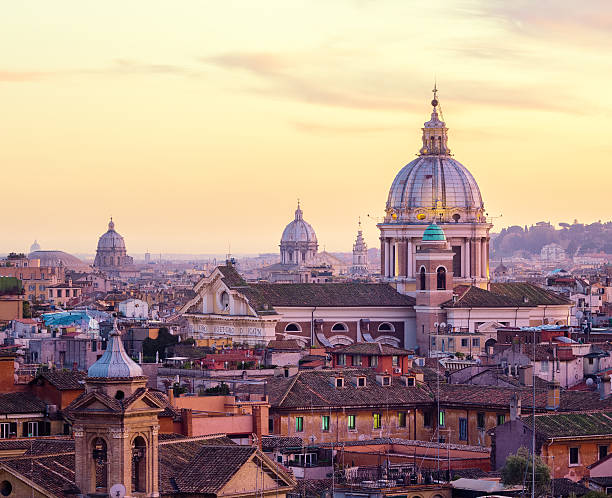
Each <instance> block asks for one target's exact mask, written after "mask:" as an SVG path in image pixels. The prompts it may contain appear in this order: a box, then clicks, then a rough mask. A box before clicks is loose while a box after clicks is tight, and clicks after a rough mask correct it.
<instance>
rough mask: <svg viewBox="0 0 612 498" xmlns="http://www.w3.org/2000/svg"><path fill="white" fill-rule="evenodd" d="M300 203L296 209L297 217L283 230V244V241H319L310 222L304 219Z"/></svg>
mask: <svg viewBox="0 0 612 498" xmlns="http://www.w3.org/2000/svg"><path fill="white" fill-rule="evenodd" d="M302 215H303V213H302V210H301V209H300V204H299V203H298V207H297V209H296V210H295V219H294V220H293V221H292V222H291V223H289V224H288V225H287V226H286V227H285V230H284V231H283V236H282V237H281V244H282V243H283V242H314V243H316V242H317V235H316V234H315V231H314V229H313V228H312V227H311V226H310V223H308V222H306V221H304V218H303V216H302Z"/></svg>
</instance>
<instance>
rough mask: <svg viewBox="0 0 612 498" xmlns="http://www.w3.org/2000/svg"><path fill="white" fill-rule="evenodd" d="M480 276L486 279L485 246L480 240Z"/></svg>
mask: <svg viewBox="0 0 612 498" xmlns="http://www.w3.org/2000/svg"><path fill="white" fill-rule="evenodd" d="M480 247H481V249H480V256H481V257H480V259H481V261H480V276H481V277H483V278H486V276H487V244H486V242H485V241H484V239H482V238H481V239H480Z"/></svg>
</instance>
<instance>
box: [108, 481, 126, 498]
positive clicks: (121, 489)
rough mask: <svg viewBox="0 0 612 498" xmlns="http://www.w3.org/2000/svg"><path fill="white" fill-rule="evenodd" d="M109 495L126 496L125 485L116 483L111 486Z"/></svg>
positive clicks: (115, 496) (118, 497) (117, 497)
mask: <svg viewBox="0 0 612 498" xmlns="http://www.w3.org/2000/svg"><path fill="white" fill-rule="evenodd" d="M109 496H110V497H111V498H123V497H124V496H125V486H124V485H123V484H114V485H113V486H112V487H111V488H110V493H109Z"/></svg>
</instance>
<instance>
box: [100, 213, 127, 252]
mask: <svg viewBox="0 0 612 498" xmlns="http://www.w3.org/2000/svg"><path fill="white" fill-rule="evenodd" d="M98 249H125V241H124V240H123V237H122V236H121V235H119V234H118V233H117V232H115V223H114V222H113V219H112V218H111V220H110V222H109V223H108V231H107V232H106V233H104V234H102V236H101V237H100V238H99V239H98Z"/></svg>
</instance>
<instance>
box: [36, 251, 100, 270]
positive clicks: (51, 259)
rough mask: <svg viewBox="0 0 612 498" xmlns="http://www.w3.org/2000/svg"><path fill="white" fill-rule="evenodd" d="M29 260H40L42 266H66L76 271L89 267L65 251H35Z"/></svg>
mask: <svg viewBox="0 0 612 498" xmlns="http://www.w3.org/2000/svg"><path fill="white" fill-rule="evenodd" d="M28 258H30V259H40V266H51V267H56V266H64V267H66V268H69V269H76V270H81V269H84V268H87V267H88V265H87V264H85V263H84V262H83V261H81V260H80V259H79V258H77V257H76V256H73V255H72V254H68V253H67V252H64V251H33V252H31V253H30V254H28Z"/></svg>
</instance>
